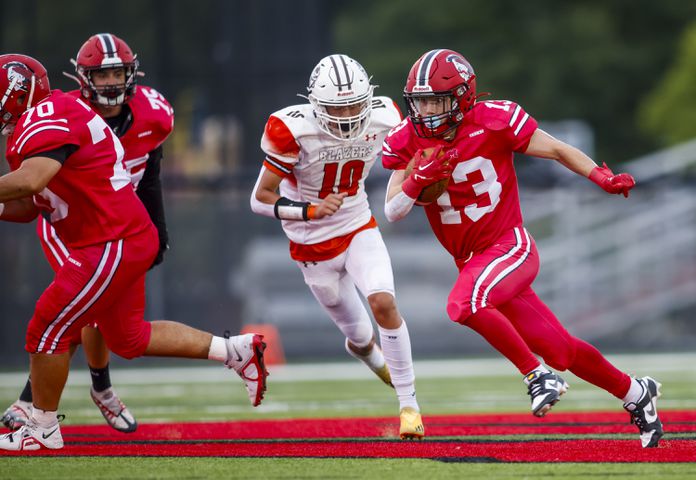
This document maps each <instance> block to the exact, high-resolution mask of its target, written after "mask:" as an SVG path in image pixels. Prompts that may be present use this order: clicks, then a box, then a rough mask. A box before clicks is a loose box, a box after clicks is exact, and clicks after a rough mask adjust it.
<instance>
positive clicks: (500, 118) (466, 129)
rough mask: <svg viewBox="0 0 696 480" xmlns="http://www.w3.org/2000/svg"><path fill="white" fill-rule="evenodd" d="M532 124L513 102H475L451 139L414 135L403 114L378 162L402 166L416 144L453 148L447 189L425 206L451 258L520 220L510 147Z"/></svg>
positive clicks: (522, 140)
mask: <svg viewBox="0 0 696 480" xmlns="http://www.w3.org/2000/svg"><path fill="white" fill-rule="evenodd" d="M536 129H537V122H536V120H534V118H532V117H531V116H530V115H529V114H527V113H526V112H525V111H524V110H523V109H522V107H520V106H519V105H517V104H515V103H513V102H510V101H486V102H477V103H476V104H475V105H474V107H473V108H472V109H471V110H470V111H469V112H467V114H466V115H465V116H464V120H463V121H462V123H461V125H459V127H458V128H457V131H456V135H455V138H454V139H453V140H452V141H451V142H447V141H445V140H442V139H438V138H420V137H418V136H417V135H416V133H415V130H414V128H413V125H412V124H411V120H410V119H408V118H407V119H405V120H404V121H403V122H401V123H400V124H399V125H398V126H396V127H395V128H394V129H392V131H391V132H390V133H389V135H388V136H387V138H386V139H385V141H384V144H383V150H382V162H383V164H384V166H385V168H388V169H391V170H401V169H404V168H406V165H407V164H408V163H409V162H410V160H411V158H413V155H414V154H415V152H416V150H418V149H425V148H429V147H434V146H436V145H439V144H443V145H444V146H445V148H446V149H449V148H456V150H457V152H458V153H457V158H455V159H454V161H453V167H454V169H453V172H452V178H451V179H450V182H449V185H448V187H447V190H446V191H445V193H443V194H442V196H441V197H440V198H438V199H437V201H436V202H433V203H431V204H429V205H426V206H425V207H424V209H425V213H426V215H427V217H428V221H429V222H430V226H431V227H432V229H433V232H434V233H435V236H436V237H437V238H438V240H439V241H440V243H441V244H442V245H443V246H444V247H445V248H446V249H447V251H448V252H449V253H450V254H451V255H452V256H453V257H454V258H455V259H466V258H468V257H469V255H470V254H471V252H480V251H482V250H484V249H486V248H487V247H489V246H491V245H493V244H494V243H495V242H496V240H497V239H498V238H500V236H501V235H502V234H504V233H505V232H506V231H508V230H510V229H511V228H514V227H517V226H520V225H522V212H521V210H520V199H519V192H518V188H517V176H516V174H515V168H514V165H513V153H514V152H524V151H525V150H526V149H527V146H528V145H529V140H530V138H531V136H532V134H533V133H534V132H535V131H536Z"/></svg>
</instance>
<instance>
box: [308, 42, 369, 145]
mask: <svg viewBox="0 0 696 480" xmlns="http://www.w3.org/2000/svg"><path fill="white" fill-rule="evenodd" d="M374 88H375V87H374V85H372V84H371V83H370V77H368V76H367V72H365V69H364V68H363V67H362V65H360V64H359V63H358V62H356V61H355V60H353V59H352V58H350V57H348V56H347V55H329V56H328V57H324V58H322V59H321V61H320V62H319V63H318V64H317V66H316V67H314V70H313V71H312V75H311V76H310V77H309V85H308V86H307V92H308V95H307V99H308V100H309V103H311V104H312V107H313V108H314V114H315V115H316V117H317V120H318V121H319V126H320V127H321V129H322V130H323V131H325V132H326V133H328V134H329V135H331V136H332V137H334V138H337V139H339V140H352V139H355V138H359V137H360V136H361V135H362V134H363V133H364V132H365V130H366V129H367V127H368V125H369V124H370V116H371V113H372V92H373V91H374ZM327 107H359V110H357V113H355V114H353V115H350V116H338V115H332V114H330V113H329V112H328V111H327Z"/></svg>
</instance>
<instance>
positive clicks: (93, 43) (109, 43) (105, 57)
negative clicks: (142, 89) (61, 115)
mask: <svg viewBox="0 0 696 480" xmlns="http://www.w3.org/2000/svg"><path fill="white" fill-rule="evenodd" d="M136 57H137V55H135V54H133V51H132V50H131V48H130V47H129V46H128V44H127V43H126V42H124V41H123V40H121V39H120V38H118V37H117V36H116V35H112V34H110V33H98V34H96V35H92V36H91V37H89V39H88V40H87V41H86V42H85V43H84V44H83V45H82V47H80V51H79V52H77V59H76V60H71V61H72V62H73V63H74V64H75V73H76V74H77V81H78V82H79V83H80V92H81V93H82V96H83V97H84V98H86V99H87V100H89V101H90V102H93V103H97V104H99V105H105V106H115V105H121V104H123V103H125V102H127V101H128V100H130V99H131V97H132V96H133V95H134V94H135V85H136V83H137V82H136V77H137V73H138V59H137V58H136ZM108 68H123V69H125V73H126V80H125V82H124V83H123V84H121V85H108V86H100V87H98V86H96V85H95V84H94V82H93V81H92V73H93V72H95V71H97V70H104V69H108Z"/></svg>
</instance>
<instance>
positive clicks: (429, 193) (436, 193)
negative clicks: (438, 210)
mask: <svg viewBox="0 0 696 480" xmlns="http://www.w3.org/2000/svg"><path fill="white" fill-rule="evenodd" d="M433 150H435V147H431V148H425V149H423V150H422V153H421V156H422V157H427V156H429V155H430V154H431V153H432V151H433ZM443 155H444V150H440V154H439V155H438V158H440V157H442V156H443ZM417 160H418V159H417V158H415V157H414V158H412V159H411V161H410V162H409V163H408V165H407V166H406V170H405V172H404V173H405V175H406V176H408V175H410V174H411V171H412V170H413V166H414V165H415V164H416V161H417ZM448 185H449V178H445V179H442V180H440V181H439V182H435V183H433V184H431V185H428V186H427V187H425V188H424V189H423V190H422V191H421V193H420V195H418V198H417V199H416V205H420V206H424V205H428V204H431V203H433V202H434V201H435V200H437V199H438V198H440V195H442V194H443V193H445V190H447V186H448Z"/></svg>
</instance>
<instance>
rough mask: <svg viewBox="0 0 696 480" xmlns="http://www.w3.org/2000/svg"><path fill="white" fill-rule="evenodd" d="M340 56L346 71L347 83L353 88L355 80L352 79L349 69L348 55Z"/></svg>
mask: <svg viewBox="0 0 696 480" xmlns="http://www.w3.org/2000/svg"><path fill="white" fill-rule="evenodd" d="M338 58H340V59H341V63H342V64H343V71H344V72H346V84H347V85H348V89H351V88H352V87H353V81H352V80H351V79H350V72H349V71H348V65H347V64H346V57H345V55H339V56H338Z"/></svg>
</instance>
